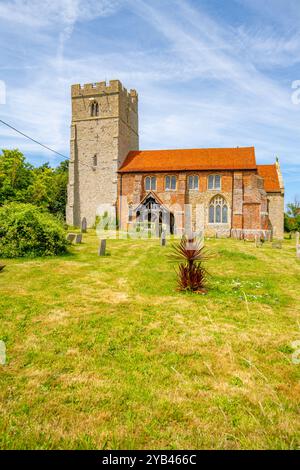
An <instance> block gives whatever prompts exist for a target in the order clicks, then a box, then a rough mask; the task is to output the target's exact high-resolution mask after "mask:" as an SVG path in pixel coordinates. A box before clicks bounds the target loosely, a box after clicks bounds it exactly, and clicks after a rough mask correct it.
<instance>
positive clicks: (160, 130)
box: [0, 0, 300, 178]
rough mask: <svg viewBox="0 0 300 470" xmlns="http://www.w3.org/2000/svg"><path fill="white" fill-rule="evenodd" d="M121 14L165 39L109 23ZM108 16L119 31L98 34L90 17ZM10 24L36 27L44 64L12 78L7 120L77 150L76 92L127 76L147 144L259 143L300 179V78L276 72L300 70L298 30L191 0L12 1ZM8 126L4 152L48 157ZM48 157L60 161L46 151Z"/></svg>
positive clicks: (26, 35) (5, 14) (30, 36)
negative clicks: (146, 42)
mask: <svg viewBox="0 0 300 470" xmlns="http://www.w3.org/2000/svg"><path fill="white" fill-rule="evenodd" d="M170 4H172V8H170ZM121 7H122V8H125V7H127V16H130V26H131V28H132V30H133V31H134V30H135V27H137V26H139V27H142V28H143V30H144V33H143V34H144V35H143V34H142V33H141V32H140V33H139V34H140V37H141V38H142V39H144V38H146V37H151V35H153V38H154V37H155V41H158V42H154V40H153V43H154V46H153V47H152V45H151V46H147V47H144V46H143V44H140V41H139V40H138V39H136V38H135V36H134V35H133V34H132V35H130V34H129V33H130V32H131V33H132V31H126V30H125V28H123V24H122V17H121V16H120V17H119V15H115V16H114V17H113V18H106V17H108V16H109V15H111V14H113V13H115V12H117V11H118V9H120V8H121ZM120 11H121V10H120ZM98 17H101V18H102V19H101V21H102V23H101V25H103V24H104V23H103V18H104V19H105V20H104V21H105V22H106V21H107V22H108V25H109V26H111V27H112V30H113V31H114V34H111V36H109V35H108V37H107V31H108V29H106V30H105V32H103V33H102V30H101V28H99V29H97V30H96V29H94V30H93V29H92V28H91V29H90V28H89V29H87V25H85V24H84V22H88V21H90V20H95V19H96V18H98ZM1 18H2V21H3V20H4V19H5V21H8V22H11V23H15V22H20V23H21V22H22V24H23V25H24V24H25V25H26V24H27V25H28V26H30V28H29V27H28V28H27V30H25V31H23V30H22V35H23V40H24V41H25V42H26V41H30V47H31V43H32V41H33V42H34V41H36V48H33V49H32V52H33V58H34V60H32V62H30V61H28V62H26V64H25V66H26V68H27V71H26V75H27V77H28V80H27V81H26V80H23V77H22V80H19V81H18V83H17V84H15V83H14V85H13V86H11V87H10V83H9V82H8V86H7V88H8V103H7V106H5V107H1V114H2V115H3V116H4V117H5V118H6V119H7V121H8V122H11V123H12V124H15V125H16V124H18V126H17V127H19V128H20V129H21V130H23V131H24V132H26V133H28V134H29V135H32V136H34V137H35V138H37V139H38V140H40V141H42V142H43V143H45V144H46V145H49V146H51V147H53V148H54V149H55V150H57V151H59V152H62V153H67V154H68V141H69V123H70V85H71V84H72V83H85V82H94V81H99V80H103V79H105V78H108V79H114V78H118V79H121V80H122V81H123V82H124V84H125V86H126V85H127V86H128V87H130V88H136V89H137V90H138V92H139V96H140V135H141V145H142V147H144V148H170V147H206V146H238V145H239V146H244V145H255V146H256V148H257V157H258V160H259V161H266V162H271V161H274V157H275V155H276V154H279V156H280V157H281V156H283V159H284V165H286V164H292V165H293V168H298V172H296V176H294V177H295V178H298V176H297V173H298V174H299V173H300V172H299V164H300V158H299V157H300V151H299V148H300V142H299V118H300V107H297V106H293V105H292V103H291V93H292V89H291V83H292V80H296V79H300V73H299V76H298V77H297V76H296V77H294V76H291V79H290V81H289V80H285V82H284V81H283V80H282V79H281V78H280V76H277V74H276V73H275V72H274V67H275V68H276V70H278V68H281V69H282V68H284V67H289V66H291V65H294V66H295V65H297V64H298V63H299V55H298V54H297V48H298V45H299V33H298V32H297V31H296V32H295V31H294V30H293V29H289V28H286V29H285V30H284V33H281V34H280V35H279V34H277V32H276V31H275V30H273V29H272V26H271V25H270V24H269V25H268V24H266V26H265V27H264V28H263V29H262V28H260V27H258V26H257V27H253V25H251V24H248V23H247V22H245V24H237V25H236V26H235V27H233V26H232V25H231V26H228V25H227V24H223V23H222V22H221V21H220V19H217V20H216V19H214V18H212V17H210V16H208V15H207V13H206V12H205V11H203V9H202V8H201V4H197V8H193V7H191V4H190V3H189V2H188V1H184V0H182V1H176V0H172V2H169V1H168V0H165V1H164V2H161V1H157V0H152V1H151V2H146V1H141V0H128V1H127V2H125V1H87V2H84V1H81V0H69V1H67V0H64V1H63V0H62V1H57V0H54V1H52V2H50V1H46V2H44V3H43V8H41V2H40V1H36V0H32V1H30V2H29V1H25V0H23V1H20V0H15V1H10V2H8V1H4V2H1V3H0V21H1ZM115 22H116V23H115ZM79 23H81V24H79ZM141 25H142V26H141ZM118 26H119V34H116V33H115V32H116V31H117V30H118V29H117V27H118ZM79 27H80V34H81V39H82V40H83V41H84V40H85V39H86V44H87V45H91V47H89V46H87V47H86V48H83V47H81V45H80V42H77V44H78V48H77V49H76V50H75V48H74V42H72V41H71V40H70V38H71V35H72V34H73V33H74V35H76V32H77V31H78V30H77V29H76V28H79ZM19 29H20V28H15V30H16V34H20V31H19ZM11 30H12V31H13V30H14V28H13V27H12V28H11ZM0 35H1V33H0ZM0 37H1V36H0ZM36 38H37V39H36ZM73 39H74V36H73V37H72V40H73ZM87 39H88V40H87ZM77 41H78V36H77ZM124 42H126V46H127V47H124ZM150 44H151V43H150ZM26 47H28V46H26ZM298 50H299V49H298ZM22 52H23V51H22V50H21V52H20V50H17V51H16V52H15V53H16V57H15V59H14V61H13V63H12V62H9V63H8V64H5V65H4V66H2V68H1V65H0V70H1V71H3V72H4V71H5V69H6V68H7V67H9V66H10V67H11V65H12V66H13V67H17V66H18V63H19V58H18V56H17V54H20V55H21V56H22ZM30 52H31V50H28V51H27V50H26V53H27V54H28V56H29V54H30ZM9 53H10V51H9ZM22 68H23V70H24V71H25V67H24V65H22ZM281 69H280V70H281ZM286 76H287V77H289V74H288V73H287V74H286ZM0 78H2V77H0ZM0 131H1V141H2V142H1V146H2V147H5V146H8V145H9V144H10V143H11V142H13V143H15V144H16V143H17V144H18V145H19V144H20V147H22V149H24V150H26V151H28V152H34V151H37V147H36V146H35V145H34V144H33V143H30V142H27V141H26V140H21V139H19V138H17V137H15V136H13V135H11V139H9V138H8V136H9V132H7V131H5V132H3V129H2V128H0ZM13 146H16V145H13ZM295 149H298V153H295ZM38 152H40V153H41V154H43V155H45V156H46V155H47V159H50V157H49V154H47V153H46V152H45V153H44V151H43V150H42V149H40V150H38ZM53 158H55V157H54V156H53ZM284 165H283V166H284ZM288 177H289V178H292V176H290V175H289V176H288Z"/></svg>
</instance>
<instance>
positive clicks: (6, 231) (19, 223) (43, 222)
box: [0, 203, 69, 258]
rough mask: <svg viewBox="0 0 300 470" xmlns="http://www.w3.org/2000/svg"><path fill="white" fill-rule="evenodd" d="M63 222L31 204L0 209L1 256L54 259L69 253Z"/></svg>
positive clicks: (9, 205)
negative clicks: (56, 256)
mask: <svg viewBox="0 0 300 470" xmlns="http://www.w3.org/2000/svg"><path fill="white" fill-rule="evenodd" d="M68 244H69V243H68V242H67V240H66V237H65V232H64V229H63V227H62V225H61V223H60V222H59V221H58V219H56V218H55V217H54V216H52V215H51V214H49V213H48V212H45V211H43V210H41V209H39V208H38V207H36V206H33V205H31V204H20V203H10V204H6V205H4V206H3V207H0V257H2V258H17V257H21V256H28V257H34V256H51V255H59V254H63V253H65V252H66V251H67V247H68Z"/></svg>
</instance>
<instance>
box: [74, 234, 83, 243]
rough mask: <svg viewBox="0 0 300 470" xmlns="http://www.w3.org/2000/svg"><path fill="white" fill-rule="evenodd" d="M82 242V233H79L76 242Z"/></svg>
mask: <svg viewBox="0 0 300 470" xmlns="http://www.w3.org/2000/svg"><path fill="white" fill-rule="evenodd" d="M81 242H82V233H77V235H76V240H75V243H81Z"/></svg>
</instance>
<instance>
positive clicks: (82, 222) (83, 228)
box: [81, 217, 87, 233]
mask: <svg viewBox="0 0 300 470" xmlns="http://www.w3.org/2000/svg"><path fill="white" fill-rule="evenodd" d="M86 232H87V221H86V218H85V217H83V219H82V221H81V233H86Z"/></svg>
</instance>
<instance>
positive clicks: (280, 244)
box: [272, 241, 282, 249]
mask: <svg viewBox="0 0 300 470" xmlns="http://www.w3.org/2000/svg"><path fill="white" fill-rule="evenodd" d="M272 248H277V249H281V248H282V242H280V241H276V242H273V243H272Z"/></svg>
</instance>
